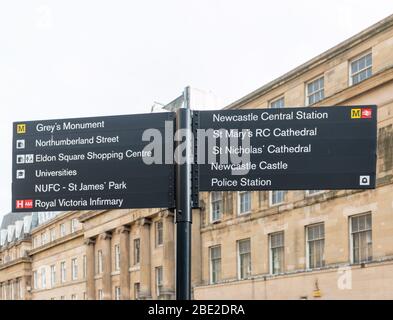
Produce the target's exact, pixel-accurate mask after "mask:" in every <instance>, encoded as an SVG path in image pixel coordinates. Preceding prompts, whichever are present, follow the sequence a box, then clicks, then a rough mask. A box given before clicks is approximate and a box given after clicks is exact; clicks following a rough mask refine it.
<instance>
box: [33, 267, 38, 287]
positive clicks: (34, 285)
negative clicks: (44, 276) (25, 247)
mask: <svg viewBox="0 0 393 320" xmlns="http://www.w3.org/2000/svg"><path fill="white" fill-rule="evenodd" d="M33 288H34V289H38V273H37V271H33Z"/></svg>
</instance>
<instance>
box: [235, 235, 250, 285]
mask: <svg viewBox="0 0 393 320" xmlns="http://www.w3.org/2000/svg"><path fill="white" fill-rule="evenodd" d="M243 241H248V242H249V247H250V251H249V252H248V254H249V256H250V264H249V270H248V275H247V276H245V277H242V268H241V261H242V259H241V256H240V255H241V254H240V243H241V242H243ZM236 247H237V248H236V249H237V250H236V251H237V278H238V280H247V279H250V278H251V277H252V260H251V259H252V256H251V238H245V239H240V240H237V241H236ZM244 254H245V253H242V255H244Z"/></svg>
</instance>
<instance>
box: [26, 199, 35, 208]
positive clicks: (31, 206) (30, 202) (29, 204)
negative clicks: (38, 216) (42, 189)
mask: <svg viewBox="0 0 393 320" xmlns="http://www.w3.org/2000/svg"><path fill="white" fill-rule="evenodd" d="M24 204H25V209H33V200H31V199H29V200H25V203H24Z"/></svg>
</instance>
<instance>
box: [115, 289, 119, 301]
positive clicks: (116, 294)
mask: <svg viewBox="0 0 393 320" xmlns="http://www.w3.org/2000/svg"><path fill="white" fill-rule="evenodd" d="M115 300H120V287H115Z"/></svg>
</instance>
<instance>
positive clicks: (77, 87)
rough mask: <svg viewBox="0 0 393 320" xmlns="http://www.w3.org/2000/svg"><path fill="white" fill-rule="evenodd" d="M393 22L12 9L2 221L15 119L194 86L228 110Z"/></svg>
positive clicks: (109, 4)
mask: <svg viewBox="0 0 393 320" xmlns="http://www.w3.org/2000/svg"><path fill="white" fill-rule="evenodd" d="M391 13H393V1H392V0H374V1H372V2H370V1H362V2H361V1H359V0H330V1H315V0H314V1H310V0H308V1H305V0H302V1H300V0H297V1H294V0H287V1H280V0H275V1H261V0H255V1H251V0H242V1H240V0H238V1H233V0H195V1H194V0H193V1H187V0H165V1H159V0H156V1H152V0H144V1H132V0H124V1H120V0H111V1H109V0H106V1H99V0H78V1H73V0H68V1H60V0H57V1H54V0H51V1H49V0H47V1H38V0H37V1H36V0H26V1H22V0H18V1H15V0H2V1H1V2H0V108H1V111H0V112H1V117H0V131H1V132H0V143H1V146H2V152H1V157H0V161H1V162H0V164H1V165H0V175H1V179H0V214H4V213H7V212H9V211H10V209H11V147H12V146H11V137H12V127H11V126H12V122H13V121H20V120H38V119H51V118H52V119H53V118H67V117H79V116H98V115H116V114H129V113H141V112H149V111H150V108H151V106H152V104H153V102H154V101H159V102H162V103H166V102H169V101H171V100H172V99H173V98H175V97H176V96H178V95H179V94H180V93H181V91H182V89H183V88H184V87H185V86H187V85H191V86H194V87H196V88H200V89H204V90H206V91H212V92H213V93H214V94H215V95H216V96H218V97H220V98H221V101H222V102H223V103H222V106H224V105H226V104H229V103H230V102H233V101H234V100H237V99H238V98H241V97H242V96H244V95H246V94H247V93H249V92H251V91H252V90H254V89H257V88H258V87H260V86H262V85H263V84H265V83H266V82H268V81H270V80H273V79H274V78H276V77H278V76H280V75H281V74H283V73H285V72H287V71H289V70H290V69H292V68H294V67H296V66H297V65H299V64H301V63H303V62H305V61H307V60H309V59H311V58H312V57H314V56H316V55H318V54H319V53H322V52H323V51H325V50H327V49H329V48H331V47H332V46H334V45H336V44H338V43H339V42H341V41H343V40H345V39H346V38H348V37H350V36H352V35H354V34H356V33H358V32H360V31H361V30H363V29H365V28H367V27H368V26H370V25H372V24H373V23H375V22H378V21H379V20H381V19H383V18H385V17H387V16H388V15H390V14H391ZM0 219H1V218H0Z"/></svg>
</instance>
